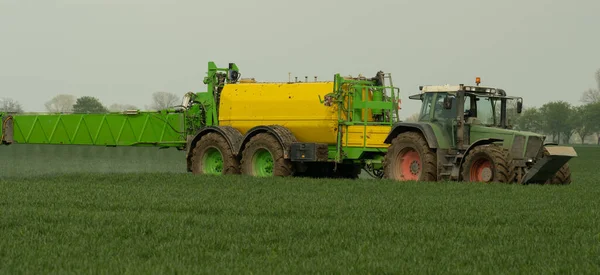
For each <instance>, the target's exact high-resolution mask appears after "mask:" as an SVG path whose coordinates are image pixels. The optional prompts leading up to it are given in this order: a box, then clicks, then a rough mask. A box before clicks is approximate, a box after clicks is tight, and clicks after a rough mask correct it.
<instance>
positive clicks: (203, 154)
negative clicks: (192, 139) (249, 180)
mask: <svg viewBox="0 0 600 275" xmlns="http://www.w3.org/2000/svg"><path fill="white" fill-rule="evenodd" d="M239 167H240V164H239V162H238V161H237V159H236V158H235V156H234V155H233V153H232V152H231V148H230V147H229V143H227V141H226V140H225V138H223V136H221V135H220V134H217V133H208V134H206V135H205V136H203V137H202V138H200V140H199V141H198V143H196V147H195V148H194V152H193V156H192V173H194V174H200V175H227V174H239V173H240V168H239Z"/></svg>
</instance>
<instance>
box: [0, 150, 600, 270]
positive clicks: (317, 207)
mask: <svg viewBox="0 0 600 275" xmlns="http://www.w3.org/2000/svg"><path fill="white" fill-rule="evenodd" d="M576 149H577V150H578V153H579V155H580V157H579V158H577V159H575V160H573V161H572V162H571V165H572V170H573V179H574V182H573V184H572V185H569V186H518V185H501V184H489V185H485V184H468V183H441V182H440V183H397V182H391V181H378V180H356V181H352V180H310V179H298V178H294V179H288V178H274V179H258V178H249V177H240V176H230V177H197V176H193V175H190V174H187V173H185V167H184V160H183V156H184V155H183V152H178V151H176V150H158V149H155V148H102V147H69V146H62V147H61V146H28V145H18V146H7V147H0V155H1V156H2V158H0V169H1V171H2V172H1V174H0V188H1V189H0V190H2V192H1V193H0V204H1V208H0V211H1V212H0V272H1V273H5V274H21V273H32V274H39V273H77V274H81V273H110V274H114V273H138V274H140V273H141V274H148V273H211V274H215V273H216V274H219V273H271V274H272V273H276V274H285V273H309V272H310V273H317V272H319V273H362V274H365V273H504V274H507V273H544V274H548V273H584V274H587V273H596V274H597V273H599V272H600V199H599V198H600V183H599V182H598V178H600V169H598V167H599V166H598V162H599V161H600V147H592V146H588V147H577V148H576Z"/></svg>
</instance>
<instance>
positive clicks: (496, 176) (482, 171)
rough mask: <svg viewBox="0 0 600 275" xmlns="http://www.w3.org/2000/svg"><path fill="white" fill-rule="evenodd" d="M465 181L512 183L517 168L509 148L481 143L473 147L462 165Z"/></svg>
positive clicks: (462, 174)
mask: <svg viewBox="0 0 600 275" xmlns="http://www.w3.org/2000/svg"><path fill="white" fill-rule="evenodd" d="M461 176H462V180H463V181H467V182H497V183H510V182H513V181H514V178H515V168H514V165H513V163H512V157H511V155H510V153H509V152H508V150H505V149H504V148H502V147H500V146H498V145H495V144H486V145H480V146H477V147H475V148H473V149H471V150H470V151H469V153H468V155H467V156H466V157H465V159H464V162H463V164H462V167H461Z"/></svg>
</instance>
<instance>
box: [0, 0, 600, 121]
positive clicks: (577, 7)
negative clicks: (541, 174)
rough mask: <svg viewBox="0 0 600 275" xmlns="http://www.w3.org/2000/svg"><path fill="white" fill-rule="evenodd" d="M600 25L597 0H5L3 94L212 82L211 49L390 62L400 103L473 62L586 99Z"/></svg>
mask: <svg viewBox="0 0 600 275" xmlns="http://www.w3.org/2000/svg"><path fill="white" fill-rule="evenodd" d="M368 3H373V4H368ZM599 26H600V1H591V0H590V1H588V0H579V1H551V0H546V1H542V0H529V1H516V0H504V1H493V2H492V1H481V0H455V1H441V0H440V1H425V0H422V1H400V0H380V1H372V2H369V1H356V0H346V1H331V0H321V1H315V0H304V1H283V0H257V1H250V0H245V1H243V0H229V1H206V0H196V1H183V0H179V1H174V0H173V1H158V0H143V1H142V0H119V1H117V0H79V1H76V0H71V1H66V0H63V1H58V0H55V1H52V0H38V1H33V0H0V37H1V40H0V97H10V98H13V99H15V100H18V101H19V102H21V104H22V105H23V107H24V108H25V109H26V111H45V110H44V102H46V101H47V100H49V99H51V98H52V97H53V96H55V95H56V94H59V93H68V94H73V95H76V96H83V95H92V96H96V97H98V98H99V99H100V100H101V101H102V102H103V103H104V104H105V105H107V106H108V105H110V104H112V103H124V104H125V103H127V104H134V105H136V106H138V107H144V106H145V105H149V104H150V100H151V94H152V93H153V92H155V91H168V92H172V93H175V94H178V95H181V96H183V94H184V93H185V92H188V91H196V92H198V91H204V90H205V86H204V85H203V84H202V79H203V77H204V75H205V72H206V63H207V61H209V60H212V61H215V62H217V63H218V64H219V65H222V66H226V65H227V63H228V62H235V63H237V64H238V66H239V67H240V69H241V72H242V77H255V78H256V79H257V80H259V81H286V80H287V79H288V72H292V74H293V75H294V76H299V78H301V79H303V78H304V76H305V75H308V76H309V79H312V77H313V76H315V75H316V76H318V77H319V79H320V80H323V79H332V77H333V74H335V73H337V72H339V73H342V74H344V75H348V74H352V75H357V74H359V73H362V74H364V75H367V76H372V75H374V74H375V73H376V72H377V71H378V70H384V71H386V72H391V73H392V75H393V77H394V84H395V85H396V86H398V87H400V89H401V94H402V98H403V102H404V103H405V104H404V109H403V111H402V117H407V116H410V115H411V114H412V113H414V112H417V111H418V107H419V102H418V101H411V100H408V98H407V97H408V96H409V95H410V94H414V93H417V92H418V86H419V85H426V84H447V83H450V84H458V83H465V84H471V83H474V80H475V77H476V76H480V77H481V78H482V84H483V85H492V86H500V87H503V88H505V89H506V90H507V92H508V93H509V94H510V95H521V96H523V97H524V101H525V105H526V106H527V105H529V106H531V105H535V106H539V105H542V104H543V103H545V102H547V101H553V100H565V101H568V102H570V103H573V104H579V98H580V96H581V93H582V92H583V91H584V90H585V89H588V88H592V87H595V86H596V83H595V80H594V72H595V71H596V70H597V69H599V68H600V51H599V49H600V35H598V33H600V32H599V30H598V27H599Z"/></svg>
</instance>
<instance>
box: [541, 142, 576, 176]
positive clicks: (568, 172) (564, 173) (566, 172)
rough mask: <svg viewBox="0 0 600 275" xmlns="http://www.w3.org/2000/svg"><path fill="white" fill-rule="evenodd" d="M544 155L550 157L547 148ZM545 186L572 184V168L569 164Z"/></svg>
mask: <svg viewBox="0 0 600 275" xmlns="http://www.w3.org/2000/svg"><path fill="white" fill-rule="evenodd" d="M544 155H548V150H546V148H544ZM545 184H561V185H567V184H571V167H569V164H568V163H565V164H564V165H563V166H562V167H561V168H560V170H558V172H556V174H554V176H552V178H550V179H549V180H547V181H546V182H545Z"/></svg>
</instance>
